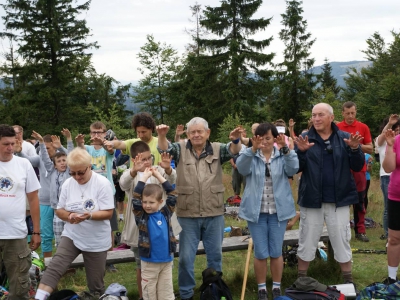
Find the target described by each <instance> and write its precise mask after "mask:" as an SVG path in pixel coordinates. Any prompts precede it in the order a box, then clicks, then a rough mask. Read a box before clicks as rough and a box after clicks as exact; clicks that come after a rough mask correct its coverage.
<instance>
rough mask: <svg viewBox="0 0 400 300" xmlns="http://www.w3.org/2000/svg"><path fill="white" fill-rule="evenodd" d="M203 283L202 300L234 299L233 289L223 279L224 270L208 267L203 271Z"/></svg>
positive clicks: (201, 289)
mask: <svg viewBox="0 0 400 300" xmlns="http://www.w3.org/2000/svg"><path fill="white" fill-rule="evenodd" d="M202 276H203V283H202V285H201V286H200V300H220V299H221V297H225V298H226V300H233V298H232V294H231V291H230V290H229V288H228V286H227V285H226V283H225V282H224V281H223V280H222V272H218V271H215V270H214V269H213V268H207V269H205V270H204V271H203V272H202Z"/></svg>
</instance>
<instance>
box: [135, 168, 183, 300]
mask: <svg viewBox="0 0 400 300" xmlns="http://www.w3.org/2000/svg"><path fill="white" fill-rule="evenodd" d="M151 176H154V177H155V178H157V180H158V181H159V182H160V183H161V184H162V186H163V188H164V190H165V191H166V193H167V195H168V196H167V200H166V205H165V206H162V203H163V200H162V193H163V190H162V189H161V187H160V186H159V185H158V184H147V185H146V182H147V180H148V179H149V178H150V177H151ZM176 198H177V194H176V193H175V191H174V189H173V187H172V186H171V184H170V183H169V182H168V181H167V180H166V179H165V178H164V177H163V176H162V175H161V174H160V173H159V172H158V170H157V169H156V168H152V167H149V168H146V169H145V171H144V172H143V174H142V176H141V177H140V181H139V182H138V184H137V185H136V187H135V190H134V192H133V199H132V210H133V213H134V215H135V221H136V224H137V226H138V228H139V242H138V246H139V255H140V259H141V261H142V263H141V271H142V292H143V299H144V300H157V299H160V300H161V299H163V300H173V299H175V296H174V290H173V283H172V265H173V259H174V253H175V251H176V239H175V236H174V233H173V230H172V226H171V216H172V214H173V213H174V210H175V204H176ZM160 207H161V209H160Z"/></svg>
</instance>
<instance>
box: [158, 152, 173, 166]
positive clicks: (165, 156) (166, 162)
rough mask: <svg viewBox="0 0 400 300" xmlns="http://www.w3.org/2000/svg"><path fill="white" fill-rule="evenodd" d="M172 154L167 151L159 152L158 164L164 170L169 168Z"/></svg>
mask: <svg viewBox="0 0 400 300" xmlns="http://www.w3.org/2000/svg"><path fill="white" fill-rule="evenodd" d="M172 158H173V156H172V155H170V154H169V153H166V152H163V153H161V162H159V163H158V165H159V166H160V167H161V168H163V169H164V170H166V169H168V170H169V168H171V161H172Z"/></svg>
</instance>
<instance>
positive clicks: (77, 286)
mask: <svg viewBox="0 0 400 300" xmlns="http://www.w3.org/2000/svg"><path fill="white" fill-rule="evenodd" d="M230 180H231V179H230V175H228V174H224V185H225V187H226V192H225V196H226V197H225V198H228V197H229V196H231V195H232V188H231V183H230ZM292 186H293V191H294V195H295V198H297V193H296V192H295V191H296V189H297V186H296V184H295V183H293V185H292ZM368 195H369V207H368V213H367V216H368V217H372V218H373V219H374V220H375V221H376V222H377V223H381V222H382V210H383V200H382V193H381V190H380V186H379V179H377V178H374V179H372V180H371V186H370V190H369V193H368ZM225 223H226V226H229V225H233V226H240V227H245V226H246V222H245V221H236V220H233V219H232V218H230V217H226V218H225ZM297 226H298V225H296V227H295V228H297ZM353 233H354V232H352V235H354V234H353ZM382 233H383V229H382V228H381V227H380V226H378V227H377V228H372V229H367V235H368V237H369V238H370V242H369V243H363V242H359V241H357V240H355V239H354V236H353V238H352V240H351V246H352V248H354V249H362V250H385V244H386V241H384V240H380V239H379V237H380V236H381V235H382ZM372 252H373V251H372ZM246 254H247V251H234V252H226V253H224V254H223V273H224V275H223V278H224V280H225V281H226V282H227V284H228V286H229V287H230V289H231V291H232V294H233V298H234V299H240V295H241V289H242V282H243V273H244V266H245V260H246ZM252 263H253V259H252V260H251V262H250V270H249V276H248V281H247V287H246V295H245V299H248V300H252V299H257V284H256V282H255V277H254V271H253V265H252ZM116 267H117V268H118V272H117V273H107V274H106V276H105V282H106V285H107V286H108V285H109V284H110V283H113V282H118V283H120V284H122V285H124V286H125V287H126V288H127V289H128V296H129V299H131V300H133V299H135V300H136V299H138V291H137V287H136V276H135V264H134V263H126V264H118V265H116ZM205 268H206V257H205V255H199V256H197V258H196V262H195V276H196V283H197V286H196V292H195V299H199V294H198V288H199V287H200V285H201V272H202V270H204V269H205ZM177 274H178V259H175V261H174V270H173V278H174V290H175V292H176V293H177V292H178V283H177ZM308 275H309V276H312V277H314V278H316V279H318V280H319V281H320V282H322V283H325V284H340V283H343V282H342V278H341V275H340V270H339V267H338V265H337V264H336V263H334V264H330V263H327V262H323V261H321V260H315V261H314V262H313V263H312V264H311V266H310V269H309V273H308ZM296 277H297V269H296V268H289V267H285V269H284V273H283V278H282V288H283V289H284V288H286V287H288V286H290V285H291V284H292V283H293V282H294V281H295V280H296ZM353 277H354V281H355V283H356V284H357V287H358V289H362V288H363V287H365V286H367V285H368V284H370V283H372V282H374V281H382V279H384V278H385V277H387V265H386V255H385V254H374V253H355V254H354V255H353ZM271 284H272V282H271V279H270V277H269V276H268V277H267V287H268V289H269V290H271V288H270V287H271ZM59 288H60V289H62V288H70V289H73V290H75V291H82V290H85V289H86V279H85V273H84V270H78V271H77V272H76V274H74V275H65V276H64V277H63V278H62V280H61V281H60V283H59ZM269 298H270V299H272V297H271V296H270V297H269Z"/></svg>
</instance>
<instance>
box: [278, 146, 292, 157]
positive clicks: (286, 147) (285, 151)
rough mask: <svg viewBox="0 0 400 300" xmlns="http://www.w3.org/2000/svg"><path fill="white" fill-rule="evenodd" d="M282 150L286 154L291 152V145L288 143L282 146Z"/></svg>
mask: <svg viewBox="0 0 400 300" xmlns="http://www.w3.org/2000/svg"><path fill="white" fill-rule="evenodd" d="M280 151H281V153H283V155H286V154H288V153H289V152H290V149H289V147H288V146H287V145H286V146H284V147H282V148H281V149H280Z"/></svg>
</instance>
